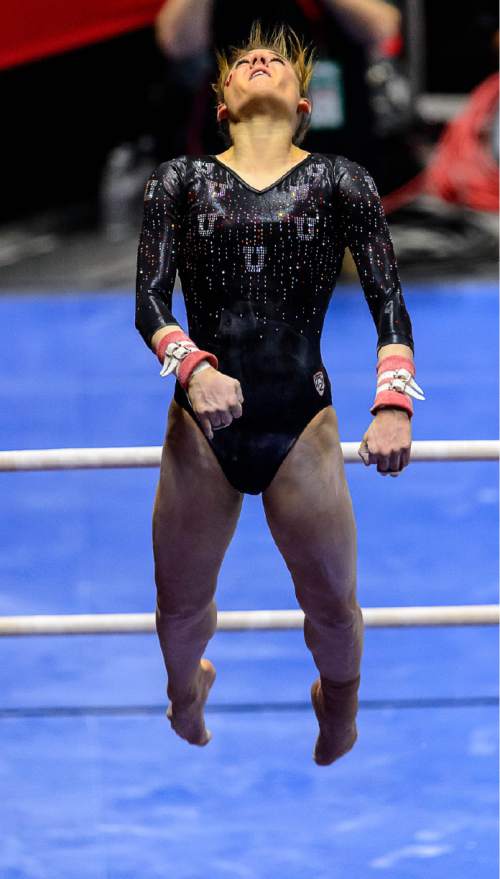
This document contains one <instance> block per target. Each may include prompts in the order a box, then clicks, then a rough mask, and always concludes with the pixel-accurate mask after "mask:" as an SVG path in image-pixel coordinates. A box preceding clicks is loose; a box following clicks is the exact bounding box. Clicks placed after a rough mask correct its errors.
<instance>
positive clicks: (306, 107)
mask: <svg viewBox="0 0 500 879" xmlns="http://www.w3.org/2000/svg"><path fill="white" fill-rule="evenodd" d="M311 110H312V103H311V101H310V100H309V98H301V99H300V101H299V103H298V104H297V113H310V112H311Z"/></svg>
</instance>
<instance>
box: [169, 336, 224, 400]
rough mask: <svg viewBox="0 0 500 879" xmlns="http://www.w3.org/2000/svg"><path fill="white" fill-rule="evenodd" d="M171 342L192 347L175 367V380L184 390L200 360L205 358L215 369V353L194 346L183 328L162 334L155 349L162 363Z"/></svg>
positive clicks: (216, 366)
mask: <svg viewBox="0 0 500 879" xmlns="http://www.w3.org/2000/svg"><path fill="white" fill-rule="evenodd" d="M172 342H179V343H180V344H183V345H186V347H188V348H190V349H192V350H191V352H190V353H189V354H187V355H186V356H185V357H184V358H183V359H182V360H180V362H179V364H178V366H177V369H176V376H177V381H178V382H179V384H180V385H181V387H182V388H184V390H186V389H187V386H188V382H189V379H190V378H191V373H192V372H193V369H195V367H196V366H198V363H201V361H202V360H207V361H208V363H209V364H210V366H213V367H214V369H217V368H218V366H219V362H218V360H217V357H216V356H215V354H211V353H210V352H209V351H200V349H199V348H198V347H197V346H196V344H195V342H193V340H192V339H190V338H189V336H186V333H185V332H184V331H183V330H180V329H179V330H172V332H171V333H168V334H167V335H166V336H163V337H162V338H161V339H160V341H159V343H158V347H157V349H156V355H157V357H158V360H159V361H160V363H161V364H162V365H163V361H164V360H165V352H166V350H167V347H168V346H169V345H170V344H171V343H172Z"/></svg>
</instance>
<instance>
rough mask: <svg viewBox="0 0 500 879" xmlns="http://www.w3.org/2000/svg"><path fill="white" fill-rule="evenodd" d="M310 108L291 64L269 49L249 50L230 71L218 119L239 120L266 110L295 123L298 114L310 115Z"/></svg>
mask: <svg viewBox="0 0 500 879" xmlns="http://www.w3.org/2000/svg"><path fill="white" fill-rule="evenodd" d="M310 107H311V105H310V102H309V101H308V100H307V98H301V96H300V86H299V81H298V79H297V75H296V73H295V70H294V69H293V67H292V65H291V64H290V62H289V61H287V60H286V58H283V57H282V56H281V55H278V53H277V52H272V51H271V50H270V49H252V51H251V52H247V53H245V55H242V56H241V58H238V60H237V61H235V63H234V64H233V66H232V68H231V70H230V71H229V74H228V77H227V79H226V82H225V83H224V102H222V103H220V104H219V105H218V107H217V120H218V121H221V119H224V118H228V119H229V121H241V120H243V119H245V118H248V117H249V116H252V115H253V114H254V113H255V111H256V110H262V109H266V110H267V111H269V110H271V112H274V113H276V114H277V115H280V116H283V114H285V115H289V116H290V119H291V121H292V122H294V121H295V122H298V121H299V120H298V114H299V113H301V112H302V113H304V112H309V111H310Z"/></svg>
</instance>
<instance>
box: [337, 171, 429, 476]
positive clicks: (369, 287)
mask: <svg viewBox="0 0 500 879" xmlns="http://www.w3.org/2000/svg"><path fill="white" fill-rule="evenodd" d="M343 162H344V167H343V170H342V172H341V176H340V180H339V184H338V193H339V198H340V204H341V225H342V230H343V234H344V241H345V245H346V246H347V247H348V248H349V250H350V252H351V254H352V257H353V259H354V261H355V263H356V268H357V270H358V274H359V278H360V282H361V286H362V287H363V291H364V294H365V298H366V301H367V303H368V306H369V308H370V312H371V314H372V317H373V320H374V323H375V327H376V329H377V335H378V343H377V354H378V360H377V389H376V395H375V402H374V404H373V406H372V408H371V410H370V411H371V413H372V415H373V416H374V417H373V420H372V422H371V424H370V426H369V427H368V430H367V431H366V433H365V435H364V437H363V440H362V442H361V445H360V449H359V454H360V457H361V459H362V460H363V462H364V463H365V464H366V465H367V466H369V465H370V464H376V466H377V470H378V472H379V473H381V474H383V475H384V476H386V475H388V474H390V475H391V476H397V475H398V474H399V473H400V472H401V470H402V469H403V468H404V467H406V466H407V465H408V463H409V460H410V451H411V418H412V415H413V403H412V398H418V399H423V394H422V392H421V389H420V388H419V387H418V385H417V384H416V382H415V379H414V375H415V365H414V360H413V352H414V346H413V336H412V327H411V321H410V317H409V314H408V312H407V310H406V306H405V302H404V298H403V293H402V290H401V282H400V279H399V273H398V268H397V264H396V258H395V255H394V248H393V245H392V241H391V236H390V233H389V228H388V225H387V220H386V218H385V214H384V209H383V207H382V202H381V200H380V196H379V194H378V192H377V189H376V186H375V183H374V181H373V179H372V178H371V176H370V175H369V174H368V172H367V171H366V169H365V168H363V167H362V166H360V165H358V164H356V163H355V162H348V161H347V160H343Z"/></svg>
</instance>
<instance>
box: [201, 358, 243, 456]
mask: <svg viewBox="0 0 500 879" xmlns="http://www.w3.org/2000/svg"><path fill="white" fill-rule="evenodd" d="M187 392H188V397H189V402H190V403H191V406H192V407H193V410H194V413H195V415H196V417H197V418H198V421H199V422H200V424H201V427H202V430H203V433H204V434H205V435H206V436H207V437H208V439H212V438H213V431H214V430H220V429H221V428H222V427H229V425H230V424H231V422H232V420H233V418H240V417H241V415H242V412H243V410H242V407H241V404H242V403H243V394H242V391H241V385H240V383H239V381H238V379H236V378H231V376H229V375H224V373H222V372H219V370H217V369H214V368H213V367H212V366H211V367H209V369H203V370H201V371H200V372H197V373H195V374H194V375H192V376H191V378H190V379H189V382H188V391H187Z"/></svg>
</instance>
